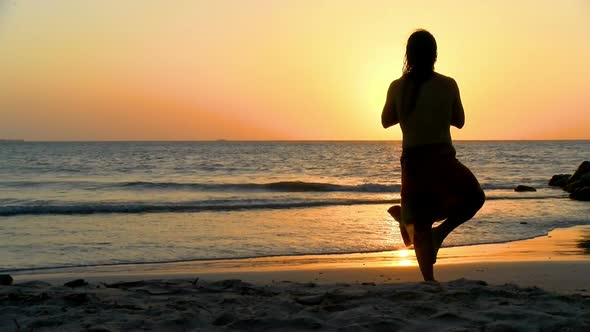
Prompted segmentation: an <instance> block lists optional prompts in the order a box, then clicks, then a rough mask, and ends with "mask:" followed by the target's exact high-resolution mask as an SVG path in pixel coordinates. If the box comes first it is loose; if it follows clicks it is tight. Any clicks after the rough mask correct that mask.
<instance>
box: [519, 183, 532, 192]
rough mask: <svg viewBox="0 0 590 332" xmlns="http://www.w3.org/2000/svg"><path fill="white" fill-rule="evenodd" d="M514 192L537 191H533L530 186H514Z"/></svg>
mask: <svg viewBox="0 0 590 332" xmlns="http://www.w3.org/2000/svg"><path fill="white" fill-rule="evenodd" d="M514 191H516V192H525V191H537V189H535V188H533V187H531V186H525V185H522V184H519V185H518V186H516V188H514Z"/></svg>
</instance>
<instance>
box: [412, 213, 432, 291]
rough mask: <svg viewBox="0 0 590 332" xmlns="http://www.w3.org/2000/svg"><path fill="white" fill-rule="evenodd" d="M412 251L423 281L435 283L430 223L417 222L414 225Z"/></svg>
mask: <svg viewBox="0 0 590 332" xmlns="http://www.w3.org/2000/svg"><path fill="white" fill-rule="evenodd" d="M414 230H415V232H414V251H415V252H416V259H417V260H418V265H419V266H420V272H422V277H423V278H424V281H436V280H435V279H434V266H433V265H434V262H435V260H434V259H433V257H435V253H434V250H435V248H434V245H433V243H432V223H430V222H425V221H421V222H417V223H416V224H414Z"/></svg>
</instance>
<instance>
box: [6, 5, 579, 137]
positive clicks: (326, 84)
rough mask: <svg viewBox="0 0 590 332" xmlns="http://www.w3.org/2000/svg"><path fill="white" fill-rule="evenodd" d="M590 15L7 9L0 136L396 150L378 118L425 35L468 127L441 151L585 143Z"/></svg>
mask: <svg viewBox="0 0 590 332" xmlns="http://www.w3.org/2000/svg"><path fill="white" fill-rule="evenodd" d="M588 13H590V3H589V2H587V1H585V0H568V1H563V2H559V3H557V2H550V1H546V2H539V1H532V0H520V1H510V2H509V1H497V2H473V1H461V0H452V1H446V2H444V3H443V2H439V1H434V0H431V1H427V2H426V3H413V2H407V1H403V2H402V1H385V0H373V1H369V2H361V1H353V0H349V1H346V0H343V1H336V0H327V1H322V2H317V1H311V0H284V1H271V0H252V1H248V2H236V1H231V0H218V1H191V2H174V3H172V4H171V3H170V2H164V1H157V0H150V1H140V0H129V1H125V2H119V1H113V0H105V1H84V2H80V1H76V0H53V1H48V0H40V1H26V0H17V1H12V2H3V3H1V4H0V71H1V72H2V75H1V76H0V117H1V119H2V121H0V131H1V132H2V135H3V136H7V137H11V138H12V137H13V138H24V139H32V140H35V139H38V140H54V139H58V140H68V139H70V140H93V139H106V140H109V139H112V140H116V139H139V140H141V139H153V140H158V139H170V140H174V139H181V140H185V139H186V140H190V139H196V140H199V139H219V138H225V139H400V138H401V133H400V130H399V128H395V129H392V130H387V131H386V130H383V129H382V128H381V127H380V123H379V116H380V112H381V108H382V106H383V102H384V98H385V93H386V90H387V87H388V85H389V83H390V82H391V81H392V80H393V79H396V78H397V77H399V75H400V73H401V66H402V61H403V53H404V48H405V42H406V39H407V37H408V36H409V34H410V33H411V32H412V31H413V30H414V29H416V28H426V29H429V30H430V31H431V32H432V33H433V34H434V35H435V37H436V38H437V42H438V46H439V57H438V62H437V64H436V69H437V71H439V72H441V73H443V74H446V75H449V76H452V77H454V78H455V79H456V80H457V82H458V84H459V87H460V89H461V93H462V99H463V103H464V106H465V110H466V112H467V122H466V125H465V128H464V129H462V130H454V131H453V138H455V139H590V136H589V135H590V134H589V133H590V113H589V112H588V110H589V109H590V96H589V95H588V94H587V92H586V90H587V87H588V86H590V65H589V64H588V60H587V59H589V58H590V45H589V44H588V43H585V42H583V41H585V40H586V39H587V33H588V31H590V20H588V19H587V17H588ZM557 114H559V116H556V115H557ZM36 119H43V121H44V122H43V123H44V124H45V125H43V126H42V125H39V124H38V123H39V121H36ZM121 119H124V121H121ZM134 120H135V121H134ZM113 124H114V125H113Z"/></svg>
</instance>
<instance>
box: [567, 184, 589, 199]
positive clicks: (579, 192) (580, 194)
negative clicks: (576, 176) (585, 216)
mask: <svg viewBox="0 0 590 332" xmlns="http://www.w3.org/2000/svg"><path fill="white" fill-rule="evenodd" d="M570 198H571V199H575V200H577V201H590V186H586V187H582V188H579V189H576V190H575V191H574V192H573V193H571V194H570Z"/></svg>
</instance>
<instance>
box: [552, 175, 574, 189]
mask: <svg viewBox="0 0 590 332" xmlns="http://www.w3.org/2000/svg"><path fill="white" fill-rule="evenodd" d="M571 177H572V175H571V174H556V175H553V177H552V178H551V180H549V185H550V186H552V187H560V188H563V187H565V185H566V184H567V182H568V181H569V180H570V178H571Z"/></svg>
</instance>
